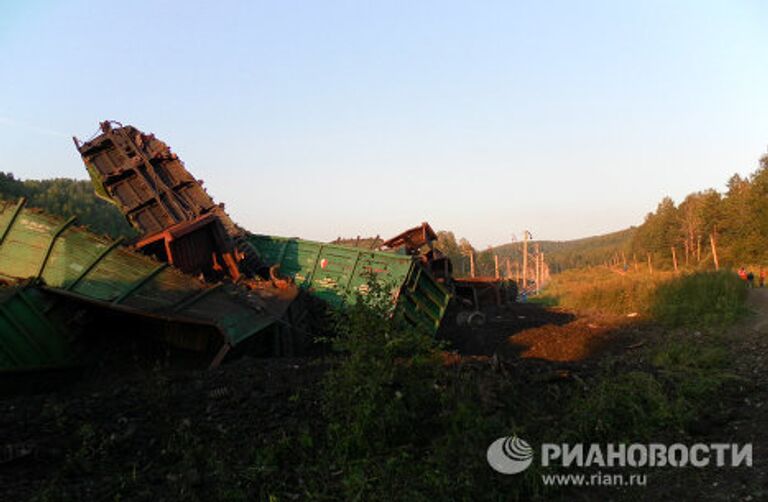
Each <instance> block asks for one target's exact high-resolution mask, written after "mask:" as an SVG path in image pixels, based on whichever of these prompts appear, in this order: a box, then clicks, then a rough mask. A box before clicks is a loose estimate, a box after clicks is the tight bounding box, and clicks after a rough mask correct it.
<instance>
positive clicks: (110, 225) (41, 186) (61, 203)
mask: <svg viewBox="0 0 768 502" xmlns="http://www.w3.org/2000/svg"><path fill="white" fill-rule="evenodd" d="M21 197H26V198H27V206H28V207H35V208H39V209H42V210H43V211H45V212H47V213H50V214H53V215H57V216H63V217H65V218H68V217H70V216H77V221H78V223H79V224H81V225H85V226H87V227H88V228H90V229H91V230H93V231H94V232H98V233H101V234H105V235H109V236H110V237H113V238H117V237H131V236H133V235H135V233H134V231H133V229H132V228H131V226H130V225H129V224H128V222H127V221H126V220H125V218H124V217H123V215H122V213H120V211H119V210H118V209H117V208H116V207H115V206H113V205H112V204H110V203H108V202H106V201H104V200H102V199H99V198H98V197H96V195H95V194H94V192H93V186H92V185H91V182H90V181H83V180H73V179H67V178H55V179H46V180H19V179H16V178H15V177H14V176H13V174H11V173H5V172H2V171H0V199H3V200H10V201H15V200H18V199H19V198H21Z"/></svg>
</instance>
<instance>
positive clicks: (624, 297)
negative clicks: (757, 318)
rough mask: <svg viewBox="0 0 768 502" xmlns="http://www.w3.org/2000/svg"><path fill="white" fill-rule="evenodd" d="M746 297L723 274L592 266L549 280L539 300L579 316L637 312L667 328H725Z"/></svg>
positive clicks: (734, 280)
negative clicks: (623, 269) (630, 270)
mask: <svg viewBox="0 0 768 502" xmlns="http://www.w3.org/2000/svg"><path fill="white" fill-rule="evenodd" d="M746 295H747V289H746V288H745V286H744V284H743V282H742V281H740V280H739V279H738V277H737V276H736V274H734V273H732V272H729V271H720V272H697V273H689V274H673V273H671V272H656V273H655V274H653V275H650V274H647V273H633V272H628V273H624V274H620V273H617V272H614V271H611V270H609V269H607V268H603V267H596V268H592V269H582V270H571V271H568V272H565V273H563V274H559V275H557V276H555V277H554V278H553V281H552V284H551V285H550V286H549V287H548V288H547V289H546V290H545V291H544V295H543V299H542V301H543V302H546V303H549V304H558V305H560V306H563V307H566V308H568V309H571V310H575V311H577V312H582V313H592V314H594V313H597V314H608V315H627V314H630V313H633V312H634V313H639V314H642V315H643V316H644V317H646V318H648V319H652V320H655V321H657V322H660V323H662V324H664V325H666V326H670V327H676V326H725V325H728V324H732V323H733V322H735V321H737V320H738V319H739V318H741V317H742V316H743V315H744V314H745V313H746V308H745V307H744V303H745V300H746Z"/></svg>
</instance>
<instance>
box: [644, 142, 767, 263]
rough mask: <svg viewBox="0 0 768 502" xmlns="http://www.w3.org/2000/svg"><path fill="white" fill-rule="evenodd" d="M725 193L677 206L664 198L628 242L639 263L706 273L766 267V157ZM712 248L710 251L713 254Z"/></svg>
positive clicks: (688, 199) (711, 193)
mask: <svg viewBox="0 0 768 502" xmlns="http://www.w3.org/2000/svg"><path fill="white" fill-rule="evenodd" d="M726 186H727V189H726V191H725V192H724V193H720V192H718V191H716V190H713V189H709V190H704V191H701V192H695V193H692V194H690V195H688V196H687V197H686V198H685V199H684V200H683V201H682V202H681V203H680V204H677V205H676V204H675V203H674V201H673V200H672V199H671V198H669V197H665V198H664V199H663V200H662V201H661V202H660V203H659V205H658V207H657V208H656V211H654V212H651V213H649V214H648V215H647V216H646V217H645V222H644V223H643V224H642V225H640V226H639V227H638V229H637V232H636V233H635V234H634V236H633V238H632V240H631V242H630V246H629V247H630V250H631V252H632V254H633V258H632V259H633V260H634V257H635V256H637V259H638V260H643V261H647V259H648V257H650V259H651V261H652V263H653V265H654V266H659V267H663V268H670V267H672V266H673V249H674V250H675V251H674V256H675V257H676V259H677V262H678V265H679V266H681V267H683V266H686V265H687V266H688V267H694V268H711V267H712V266H713V264H714V258H715V256H714V254H713V251H714V252H716V256H717V259H718V261H719V264H720V266H726V267H736V266H741V265H759V264H768V155H764V156H763V157H762V158H761V159H760V163H759V167H758V169H757V170H756V171H755V172H753V173H752V174H750V175H749V176H746V177H743V176H740V175H738V174H734V175H733V176H731V178H730V179H729V180H728V183H727V185H726ZM713 243H714V248H715V249H714V250H713Z"/></svg>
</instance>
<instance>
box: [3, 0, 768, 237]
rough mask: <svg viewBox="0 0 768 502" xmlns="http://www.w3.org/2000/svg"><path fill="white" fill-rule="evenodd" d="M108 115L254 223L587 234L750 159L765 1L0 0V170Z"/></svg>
mask: <svg viewBox="0 0 768 502" xmlns="http://www.w3.org/2000/svg"><path fill="white" fill-rule="evenodd" d="M103 119H114V120H119V121H121V122H123V123H129V124H133V125H135V126H137V127H139V128H140V129H143V130H145V131H151V132H154V133H156V134H157V136H158V137H160V138H162V139H163V140H165V141H166V142H168V143H169V144H170V145H171V146H172V148H173V149H174V150H175V151H176V152H177V153H178V154H179V155H180V156H181V157H182V159H183V160H184V161H185V162H186V164H187V167H188V168H189V169H190V170H191V171H192V172H193V173H194V174H195V175H196V176H197V177H199V178H202V179H204V180H205V181H206V187H207V188H208V190H209V192H210V193H211V194H212V195H213V196H214V197H215V198H216V199H217V200H218V201H223V202H226V204H227V207H228V209H229V211H230V213H231V214H232V216H233V217H234V218H235V219H236V220H237V221H238V222H240V223H241V224H242V225H244V226H246V227H247V228H249V229H250V230H253V231H256V232H264V233H270V234H277V235H290V236H302V237H305V238H312V239H321V240H327V239H333V238H335V237H337V236H338V235H342V236H355V235H358V234H361V235H372V234H381V235H382V236H389V235H392V234H395V233H397V232H399V231H400V230H402V229H404V228H407V227H409V226H413V225H415V224H418V223H420V222H421V221H423V220H427V221H430V222H431V223H432V224H433V226H434V227H436V228H440V229H452V230H454V231H455V232H456V233H457V235H459V236H465V237H467V238H469V239H470V240H471V241H472V242H473V243H474V244H475V245H476V246H480V247H484V246H486V245H488V244H500V243H504V242H508V241H509V239H510V236H511V235H512V234H516V235H518V236H521V235H522V230H523V229H524V228H528V229H530V230H531V231H532V233H533V235H534V237H535V238H540V239H569V238H576V237H583V236H587V235H593V234H598V233H604V232H608V231H612V230H618V229H622V228H625V227H627V226H629V225H633V224H639V223H641V222H642V220H643V217H644V215H645V214H646V213H647V212H648V211H650V210H653V209H654V208H655V206H656V204H657V203H658V202H659V200H660V199H661V198H662V197H663V196H665V195H670V196H672V197H673V198H674V199H675V200H676V201H678V202H679V201H680V200H681V198H682V197H684V196H685V195H686V194H687V193H689V192H692V191H695V190H700V189H704V188H709V187H714V188H718V189H722V188H723V187H724V184H725V181H726V180H727V178H728V177H729V176H730V175H731V174H733V173H735V172H739V173H742V174H746V173H749V172H752V171H753V170H755V169H756V167H757V159H758V158H759V156H760V155H762V154H763V153H765V151H766V146H768V4H767V3H766V2H764V1H722V2H707V1H691V2H677V1H642V2H624V1H603V2H571V1H564V2H512V1H503V2H484V1H463V2H450V1H445V0H443V1H434V2H428V1H418V0H410V1H402V2H398V1H388V0H387V1H385V0H380V1H378V2H364V1H347V2H334V1H305V2H298V1H289V0H284V1H274V2H228V1H215V2H211V1H205V2H190V1H186V2H181V1H179V2H170V1H167V2H166V1H158V2H151V1H142V0H132V1H130V2H112V1H102V2H84V1H77V0H74V1H67V2H64V1H61V2H53V1H18V2H14V1H9V0H0V170H5V171H12V172H13V173H14V174H16V175H17V176H18V177H21V178H43V177H74V178H85V170H84V168H83V166H82V163H81V161H80V158H79V157H78V155H77V152H76V151H75V149H74V147H73V145H72V142H71V139H70V136H72V135H77V136H79V137H87V136H89V135H90V134H92V133H93V132H94V131H95V130H96V128H97V125H98V122H99V121H100V120H103Z"/></svg>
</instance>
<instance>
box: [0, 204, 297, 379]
mask: <svg viewBox="0 0 768 502" xmlns="http://www.w3.org/2000/svg"><path fill="white" fill-rule="evenodd" d="M24 205H25V201H24V199H22V200H20V201H19V202H18V203H16V204H12V203H0V281H3V282H5V283H13V282H16V281H22V280H30V279H32V280H35V281H37V282H38V283H39V284H40V286H38V289H39V290H40V291H42V292H44V293H45V294H48V295H52V296H54V297H61V298H69V299H72V300H76V301H78V302H83V303H87V304H88V305H91V306H92V307H93V308H98V309H106V310H110V311H114V312H120V313H124V314H128V315H132V316H136V317H139V318H144V319H150V320H153V321H155V322H157V323H159V324H165V325H168V326H171V327H174V326H184V327H185V329H181V330H179V329H175V328H174V329H169V330H167V331H166V334H167V336H166V337H165V341H167V342H169V343H171V344H174V345H177V346H180V347H183V348H187V349H192V350H198V351H211V350H213V351H215V353H216V357H215V358H214V359H213V365H216V364H218V363H219V362H221V360H222V358H223V357H224V356H225V355H226V354H227V352H228V351H229V350H230V349H231V348H232V347H235V346H238V345H240V344H241V343H243V342H245V341H246V340H247V339H249V338H251V337H252V336H254V335H256V334H266V333H267V328H271V327H275V325H276V324H277V325H278V328H279V325H280V324H281V323H282V322H283V321H281V318H282V317H283V315H284V314H285V312H286V311H287V310H288V308H289V306H290V304H291V302H292V301H293V299H294V298H295V296H296V294H297V289H296V288H277V287H272V286H270V285H269V284H265V285H264V286H263V287H262V288H260V289H256V290H247V289H245V288H242V287H239V286H237V285H235V284H223V283H218V284H214V285H211V284H206V283H204V282H202V281H200V280H198V279H197V278H195V277H191V276H188V275H185V274H183V273H182V272H180V271H179V270H177V269H175V268H173V267H171V266H169V264H168V263H162V262H159V261H157V260H155V259H153V258H151V257H148V256H144V255H142V254H139V253H136V252H134V251H131V250H129V249H126V248H125V247H123V246H121V245H120V244H121V243H120V241H112V240H110V239H107V238H105V237H101V236H97V235H95V234H93V233H91V232H89V231H87V230H86V229H83V228H80V227H77V226H75V224H74V223H75V219H74V218H70V219H68V220H63V219H61V218H57V217H53V216H49V215H46V214H43V213H41V212H39V211H35V210H30V209H27V208H25V207H24ZM174 333H175V334H174ZM43 336H49V335H47V334H45V333H44V334H43ZM50 336H54V335H52V334H51V335H50ZM281 343H284V342H281Z"/></svg>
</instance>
